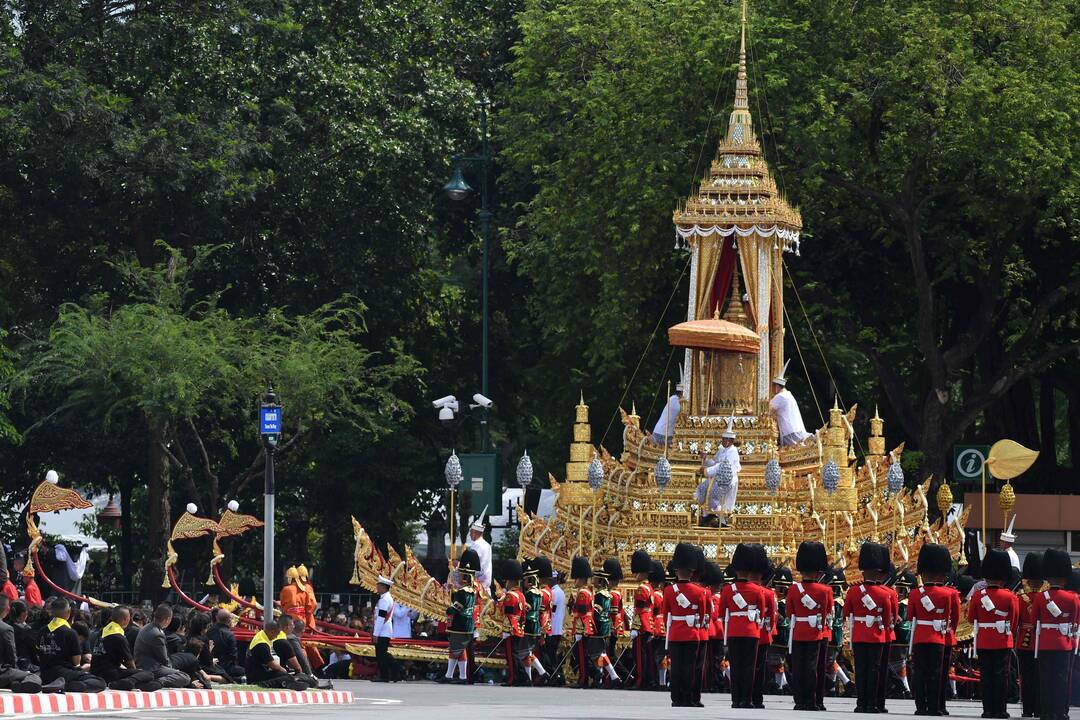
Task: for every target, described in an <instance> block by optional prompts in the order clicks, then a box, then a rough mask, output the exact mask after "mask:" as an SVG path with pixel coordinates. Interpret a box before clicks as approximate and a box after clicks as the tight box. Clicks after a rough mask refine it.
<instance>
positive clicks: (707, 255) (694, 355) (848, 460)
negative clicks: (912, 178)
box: [353, 10, 970, 633]
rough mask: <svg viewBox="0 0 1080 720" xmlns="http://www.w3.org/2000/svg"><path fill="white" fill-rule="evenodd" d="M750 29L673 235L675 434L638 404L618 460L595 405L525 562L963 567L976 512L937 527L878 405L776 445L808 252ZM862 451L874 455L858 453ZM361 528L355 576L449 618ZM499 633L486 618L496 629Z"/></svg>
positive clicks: (418, 580) (943, 506)
mask: <svg viewBox="0 0 1080 720" xmlns="http://www.w3.org/2000/svg"><path fill="white" fill-rule="evenodd" d="M741 36H742V37H741V43H740V52H739V66H738V76H737V79H736V85H735V101H734V108H733V110H732V112H731V116H730V120H729V123H728V127H727V131H726V133H725V136H724V138H723V139H722V140H721V141H720V144H719V147H718V149H717V151H716V156H715V158H714V159H713V161H712V163H711V165H710V168H709V171H708V173H707V175H706V176H705V177H704V178H703V179H702V181H701V183H700V186H699V188H698V189H697V191H696V192H695V193H694V194H693V195H691V196H690V197H689V198H687V199H686V201H685V202H683V203H682V204H681V206H680V207H679V208H678V209H676V211H675V212H674V216H673V219H674V224H675V235H676V245H677V246H678V247H680V248H682V249H684V250H685V251H686V252H688V253H689V268H690V290H689V297H688V302H687V319H686V322H682V323H679V324H678V325H675V326H673V327H671V328H669V329H668V340H669V342H670V344H671V345H672V346H673V347H674V348H678V349H680V350H682V354H683V361H684V362H683V368H684V371H683V378H682V383H683V385H684V393H685V394H684V400H683V401H682V404H681V410H680V412H679V414H678V417H677V418H676V419H675V421H674V428H673V433H672V434H671V440H670V441H669V442H666V443H664V444H661V443H658V442H655V441H654V440H653V439H652V433H651V432H650V431H649V430H648V429H646V428H643V427H642V423H641V418H640V417H638V415H637V414H636V412H635V411H634V410H633V408H632V409H631V411H630V412H629V413H627V412H626V411H625V410H620V413H621V418H622V440H623V442H622V447H623V450H622V453H621V455H620V456H619V457H615V456H613V455H611V454H610V453H609V452H608V451H607V450H606V449H605V448H603V447H597V446H595V445H594V444H593V432H592V428H591V425H590V423H589V408H588V406H587V405H586V404H585V402H584V400H582V401H581V403H580V404H579V405H578V406H577V407H576V408H575V415H574V424H573V442H572V443H571V445H570V456H569V462H567V463H566V472H565V475H564V477H563V478H562V479H561V480H560V479H557V478H556V477H554V476H553V475H549V480H550V484H551V489H552V490H553V491H554V492H555V494H556V497H557V500H556V503H555V512H554V515H553V516H551V517H547V518H541V517H536V516H530V515H526V513H525V512H524V510H523V509H522V508H520V507H519V508H518V515H519V519H520V521H521V526H522V527H521V533H520V540H519V547H518V556H519V558H521V557H529V556H537V555H544V556H547V557H548V558H550V559H551V561H552V564H553V566H554V567H555V569H556V570H558V571H559V572H560V573H562V574H564V573H568V572H569V569H570V562H571V559H572V558H573V557H574V556H577V555H581V556H585V557H588V558H589V559H590V561H591V562H592V563H593V565H594V566H595V565H596V564H599V563H600V562H602V560H603V558H606V557H618V558H619V559H620V560H621V562H622V564H623V566H624V567H627V566H628V562H629V558H630V555H631V553H633V551H634V550H635V549H637V548H645V549H646V550H648V551H649V553H650V554H651V555H653V556H654V557H656V558H659V559H662V560H666V559H667V558H669V557H670V556H671V555H672V553H673V551H674V548H675V545H676V543H679V542H691V543H695V544H697V545H700V546H702V547H703V548H704V550H705V556H706V557H707V558H709V559H712V560H716V561H717V562H719V563H720V564H721V565H724V564H726V562H727V560H728V559H729V558H730V557H731V554H732V552H733V550H734V548H735V546H736V545H737V544H738V543H740V542H757V543H762V544H764V545H765V546H766V547H767V549H768V551H769V554H770V556H771V557H772V558H773V559H774V561H776V562H779V563H786V564H787V565H789V566H791V565H793V562H792V561H793V559H794V555H795V551H796V548H797V547H798V545H799V543H800V542H801V541H802V540H806V539H815V540H821V541H822V542H824V543H825V545H826V547H828V548H830V549H831V552H832V556H833V561H834V563H835V566H836V567H841V568H846V574H847V579H848V582H849V583H850V582H857V581H858V579H859V578H860V573H859V572H858V570H857V567H858V563H857V562H856V560H857V555H858V548H859V545H860V544H861V543H862V542H863V541H865V540H873V541H876V542H883V543H887V544H888V545H889V547H890V548H891V552H892V560H893V563H894V564H895V565H896V566H897V567H898V568H904V567H911V566H914V561H915V559H916V558H917V556H918V552H919V549H920V548H921V547H922V545H923V543H925V542H937V543H942V544H945V545H947V546H948V547H949V548H950V550H951V551H952V554H953V557H954V558H958V559H960V560H961V561H962V562H963V558H962V553H963V551H962V547H963V541H964V524H965V522H966V521H967V517H968V514H969V512H970V507H966V508H963V509H962V512H960V513H958V514H957V513H953V514H950V510H951V509H952V493H951V491H950V489H949V486H948V485H947V484H944V483H943V484H942V485H941V487H940V489H939V491H938V492H937V493H936V495H935V497H934V498H933V500H934V502H935V505H936V507H937V508H938V509H939V511H940V513H941V514H940V517H939V518H938V519H936V520H935V521H934V522H933V523H931V522H929V519H930V517H931V514H932V513H931V509H930V498H928V493H929V489H930V483H931V479H930V478H927V479H925V480H924V481H923V482H921V483H918V484H915V485H914V486H910V485H909V486H905V484H904V476H903V472H902V471H901V469H900V460H901V455H902V453H903V444H902V443H901V444H900V445H899V446H897V447H894V448H892V449H890V450H887V449H886V439H885V434H884V422H883V421H882V419H881V418H880V417H879V416H878V413H877V412H876V410H875V412H874V416H873V417H872V418H870V422H869V425H870V435H869V437H867V438H866V442H865V445H863V444H862V443H861V442H860V439H858V438H856V435H855V430H854V421H855V418H856V414H857V413H858V408H857V406H855V405H852V406H851V407H849V408H847V409H842V408H841V407H840V406H839V402H838V401H837V402H836V403H834V405H833V407H832V409H831V410H829V413H828V416H829V417H828V421H827V422H826V423H825V425H824V426H823V427H821V428H819V429H818V430H817V431H816V432H814V433H813V434H812V435H810V437H809V438H807V439H806V440H805V441H804V442H802V443H800V444H797V445H794V446H785V447H780V446H779V445H778V430H777V426H776V423H775V422H774V419H773V418H772V417H771V416H770V415H769V412H768V404H769V399H770V385H771V380H772V378H774V377H775V376H777V375H778V374H780V373H781V372H782V369H783V368H784V366H785V362H784V334H785V324H784V318H785V312H784V282H783V272H784V257H785V255H786V254H794V255H799V251H800V232H801V230H802V219H801V217H800V214H799V212H798V210H796V209H794V208H792V207H791V206H790V205H789V204H788V202H787V200H786V199H785V198H784V196H783V194H782V193H781V192H780V191H779V190H778V189H777V184H776V182H775V180H774V178H773V175H772V173H771V171H770V169H769V166H768V163H767V162H766V160H765V157H764V155H763V152H762V147H761V143H760V142H759V140H758V137H757V135H756V133H755V132H754V128H753V121H752V117H751V113H750V110H749V104H748V102H747V72H746V53H745V10H744V20H743V29H742V31H741ZM729 422H730V423H732V424H733V426H734V429H735V431H736V433H737V436H738V442H739V457H740V462H741V465H742V469H741V471H740V472H739V485H738V500H737V504H736V506H735V508H734V512H733V513H731V514H730V517H728V518H726V519H727V523H726V524H727V527H719V528H717V527H708V526H705V525H703V524H702V523H701V508H700V507H699V505H698V503H697V502H695V491H696V489H697V488H698V486H699V484H700V483H701V482H702V477H703V475H702V462H701V456H700V453H702V452H704V453H707V454H712V453H713V452H715V451H716V449H717V448H718V444H719V442H720V436H721V434H722V433H723V432H724V430H725V429H726V427H727V426H728V423H729ZM664 434H667V433H664ZM856 446H859V447H860V448H862V449H863V450H864V452H863V456H862V459H861V460H860V459H859V457H858V456H857V455H856V453H855V448H856ZM658 469H659V470H660V473H659V474H660V476H661V477H660V480H661V482H660V483H658V482H657V475H658ZM590 477H591V478H592V482H590ZM661 488H663V489H661ZM353 523H354V528H353V529H354V535H355V539H356V573H355V576H354V578H353V580H354V582H356V583H358V584H361V585H363V586H364V587H366V588H368V589H369V590H370V589H374V581H375V578H376V577H378V575H380V574H391V573H393V574H394V576H395V581H396V585H395V588H394V597H395V599H396V600H397V601H398V602H402V603H405V604H406V605H409V606H411V607H413V608H415V609H416V610H418V611H420V612H423V613H427V614H430V615H434V616H439V615H441V614H442V613H443V609H444V607H445V604H446V598H445V596H444V595H445V591H443V590H442V589H441V588H439V587H438V583H437V582H435V581H434V580H433V579H432V578H431V577H430V576H428V574H427V573H426V572H425V571H424V569H423V568H422V567H421V566H420V564H419V562H417V561H416V560H415V558H413V556H412V553H411V551H410V550H409V549H408V548H406V550H405V556H404V557H401V556H400V555H399V554H398V553H397V552H395V551H394V549H393V548H390V549H389V550H388V551H387V554H383V553H381V552H379V551H378V550H377V548H376V547H375V545H374V543H373V542H372V540H371V538H370V537H369V536H368V535H367V534H366V532H365V531H364V529H363V528H362V527H361V526H360V525H359V523H357V522H356V521H355V520H354V521H353ZM497 630H498V626H497V619H496V617H495V615H494V614H489V621H488V624H487V626H486V627H485V632H488V633H494V632H496V631H497Z"/></svg>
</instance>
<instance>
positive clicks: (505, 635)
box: [502, 633, 510, 640]
mask: <svg viewBox="0 0 1080 720" xmlns="http://www.w3.org/2000/svg"><path fill="white" fill-rule="evenodd" d="M508 637H510V633H503V634H502V638H503V640H505V639H506V638H508Z"/></svg>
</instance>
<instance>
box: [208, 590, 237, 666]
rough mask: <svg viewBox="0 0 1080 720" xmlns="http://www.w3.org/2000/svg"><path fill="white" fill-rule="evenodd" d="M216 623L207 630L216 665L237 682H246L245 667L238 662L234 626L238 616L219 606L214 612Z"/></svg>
mask: <svg viewBox="0 0 1080 720" xmlns="http://www.w3.org/2000/svg"><path fill="white" fill-rule="evenodd" d="M212 617H213V621H214V624H213V625H211V626H210V628H209V629H208V630H207V631H206V639H207V641H208V643H213V645H212V646H211V647H210V654H211V655H212V656H213V659H214V661H215V662H214V665H215V666H216V667H218V668H220V670H221V671H222V672H223V673H225V674H226V675H228V676H229V677H230V678H232V680H234V681H236V682H244V668H243V667H241V666H240V665H239V664H238V663H237V650H236V635H235V634H234V633H233V631H232V628H233V626H234V625H235V624H236V616H235V615H233V614H232V613H230V612H229V611H228V610H226V609H224V608H218V609H217V610H214V612H213V613H212Z"/></svg>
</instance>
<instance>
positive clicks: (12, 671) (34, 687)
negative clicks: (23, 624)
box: [0, 595, 42, 693]
mask: <svg viewBox="0 0 1080 720" xmlns="http://www.w3.org/2000/svg"><path fill="white" fill-rule="evenodd" d="M10 606H11V598H9V597H8V596H7V595H0V688H6V689H8V690H11V691H13V692H17V693H36V692H41V689H42V688H41V678H40V677H38V676H37V675H35V674H33V673H30V672H27V671H26V670H20V669H19V657H18V654H17V653H16V651H15V629H14V628H13V627H11V626H10V625H8V624H7V623H6V622H4V619H5V618H6V617H7V615H8V611H9V610H10V609H11V607H10Z"/></svg>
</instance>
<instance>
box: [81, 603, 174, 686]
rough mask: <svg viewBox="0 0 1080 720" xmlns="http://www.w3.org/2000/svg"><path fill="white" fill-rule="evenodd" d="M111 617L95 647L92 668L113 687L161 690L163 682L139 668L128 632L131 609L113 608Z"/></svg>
mask: <svg viewBox="0 0 1080 720" xmlns="http://www.w3.org/2000/svg"><path fill="white" fill-rule="evenodd" d="M108 617H110V621H109V622H108V623H107V624H106V625H105V627H104V628H102V630H101V636H100V638H99V639H98V641H97V644H96V645H95V647H94V654H93V658H92V659H91V661H90V671H91V672H92V673H93V674H94V675H97V676H98V677H100V678H101V679H102V680H104V681H105V682H107V683H109V688H110V689H112V690H135V689H138V690H143V691H146V692H151V691H154V690H160V689H161V683H160V682H159V681H157V680H155V679H154V674H153V673H152V672H150V671H148V670H137V669H136V668H135V658H134V657H133V656H132V654H131V646H130V645H128V641H127V636H126V635H125V634H124V629H125V628H126V627H127V625H128V623H130V622H131V611H130V610H128V609H127V608H125V607H118V608H113V610H112V611H111V612H110V613H109V615H108Z"/></svg>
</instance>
